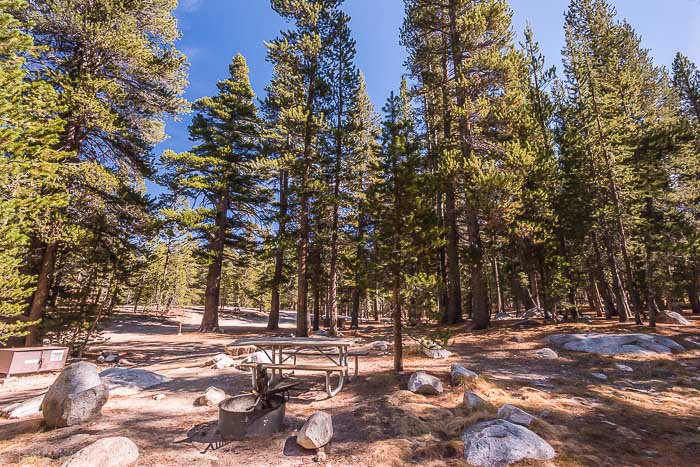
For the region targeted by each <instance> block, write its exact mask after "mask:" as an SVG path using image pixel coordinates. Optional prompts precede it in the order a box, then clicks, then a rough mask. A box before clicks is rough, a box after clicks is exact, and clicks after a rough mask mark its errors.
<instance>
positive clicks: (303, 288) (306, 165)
mask: <svg viewBox="0 0 700 467" xmlns="http://www.w3.org/2000/svg"><path fill="white" fill-rule="evenodd" d="M316 68H317V64H314V66H312V67H311V71H310V73H309V88H308V95H307V96H306V122H305V124H304V153H303V160H302V173H301V180H300V182H301V186H300V190H301V194H300V196H299V198H300V199H299V244H298V246H297V307H296V308H297V329H296V336H297V337H308V335H309V310H308V304H307V298H308V297H307V296H308V291H309V283H308V276H307V260H308V258H307V257H308V253H309V186H308V185H309V169H310V165H311V151H312V149H313V148H312V146H311V143H312V139H313V119H314V107H315V105H314V103H315V94H316V78H317V77H316V72H317V71H316Z"/></svg>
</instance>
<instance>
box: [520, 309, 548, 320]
mask: <svg viewBox="0 0 700 467" xmlns="http://www.w3.org/2000/svg"><path fill="white" fill-rule="evenodd" d="M543 316H544V313H542V310H540V309H539V308H530V309H529V310H527V311H526V312H525V313H523V318H542V317H543Z"/></svg>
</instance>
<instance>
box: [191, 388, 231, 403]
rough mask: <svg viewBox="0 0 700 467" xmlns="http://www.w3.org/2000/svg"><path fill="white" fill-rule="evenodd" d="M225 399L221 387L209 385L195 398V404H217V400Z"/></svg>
mask: <svg viewBox="0 0 700 467" xmlns="http://www.w3.org/2000/svg"><path fill="white" fill-rule="evenodd" d="M224 399H226V393H225V392H224V390H223V389H219V388H217V387H215V386H209V387H208V388H207V390H206V391H204V394H202V395H201V396H199V397H198V398H197V401H196V402H197V405H206V406H209V407H213V406H218V405H219V402H221V401H222V400H224Z"/></svg>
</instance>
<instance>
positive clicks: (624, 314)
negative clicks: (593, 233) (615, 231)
mask: <svg viewBox="0 0 700 467" xmlns="http://www.w3.org/2000/svg"><path fill="white" fill-rule="evenodd" d="M603 241H604V242H605V251H606V252H607V258H608V268H609V269H610V274H611V275H612V282H613V295H614V296H615V302H616V304H617V313H618V315H619V316H620V322H623V323H624V322H626V321H628V320H629V316H630V312H629V305H628V304H627V297H626V296H625V290H624V288H623V286H622V280H621V279H620V269H619V267H618V264H617V258H615V251H614V249H613V242H612V241H611V239H610V237H609V236H608V235H607V234H606V233H605V232H604V233H603Z"/></svg>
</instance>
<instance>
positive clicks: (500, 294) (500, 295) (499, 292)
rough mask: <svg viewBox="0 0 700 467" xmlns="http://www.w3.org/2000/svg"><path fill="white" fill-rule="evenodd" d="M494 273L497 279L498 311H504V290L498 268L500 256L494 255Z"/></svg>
mask: <svg viewBox="0 0 700 467" xmlns="http://www.w3.org/2000/svg"><path fill="white" fill-rule="evenodd" d="M493 275H494V278H495V280H496V313H501V312H502V311H503V291H502V290H501V277H500V273H499V270H498V257H497V256H494V257H493Z"/></svg>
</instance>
